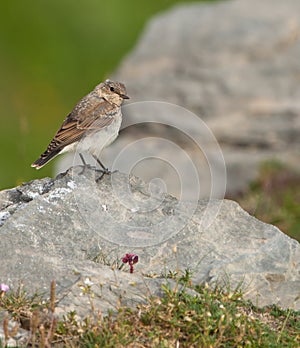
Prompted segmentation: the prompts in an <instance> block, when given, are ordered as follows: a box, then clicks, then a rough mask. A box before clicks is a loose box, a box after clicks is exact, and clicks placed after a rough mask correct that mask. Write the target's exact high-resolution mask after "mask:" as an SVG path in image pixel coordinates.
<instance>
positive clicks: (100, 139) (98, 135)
mask: <svg viewBox="0 0 300 348" xmlns="http://www.w3.org/2000/svg"><path fill="white" fill-rule="evenodd" d="M124 99H129V97H128V96H127V92H126V87H125V85H124V84H123V83H121V82H114V81H111V80H105V81H104V82H102V83H100V84H98V85H97V86H96V87H95V88H94V90H93V91H92V92H90V93H89V94H88V95H86V96H85V97H83V98H82V99H81V100H80V101H79V102H78V103H77V104H76V105H75V107H74V108H73V110H72V111H71V112H70V113H69V114H68V116H67V117H66V118H65V120H64V121H63V123H62V125H61V127H60V128H59V130H58V131H57V132H56V134H55V135H54V137H53V139H52V140H51V142H50V144H49V145H48V147H47V149H46V151H45V152H43V153H42V154H41V156H40V157H39V158H38V159H37V160H36V161H35V162H33V163H32V164H31V167H34V168H36V169H40V168H42V167H43V166H44V165H45V164H47V163H48V162H49V161H50V160H52V159H53V158H54V157H56V156H57V155H59V154H62V153H65V152H70V151H77V152H78V153H79V156H80V158H81V160H82V162H83V165H84V166H86V162H85V160H84V157H83V155H82V152H88V153H90V154H91V155H92V156H93V157H94V159H95V160H96V161H97V162H98V163H99V165H100V166H101V167H102V169H103V171H104V172H106V173H107V172H108V173H109V171H108V169H107V168H105V166H104V165H103V163H102V162H101V161H100V154H101V151H102V150H103V149H104V148H105V147H107V146H109V145H110V144H111V143H112V142H113V141H114V140H115V139H116V138H117V137H118V134H119V130H120V127H121V122H122V112H121V105H122V103H123V101H124Z"/></svg>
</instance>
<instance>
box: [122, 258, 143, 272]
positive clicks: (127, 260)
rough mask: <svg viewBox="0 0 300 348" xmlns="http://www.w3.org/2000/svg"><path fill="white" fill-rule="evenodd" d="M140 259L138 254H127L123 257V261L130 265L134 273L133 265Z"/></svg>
mask: <svg viewBox="0 0 300 348" xmlns="http://www.w3.org/2000/svg"><path fill="white" fill-rule="evenodd" d="M138 261H139V257H138V256H137V255H136V254H126V255H125V256H124V257H123V258H122V262H123V263H127V262H128V264H129V266H130V273H133V265H134V264H135V263H138Z"/></svg>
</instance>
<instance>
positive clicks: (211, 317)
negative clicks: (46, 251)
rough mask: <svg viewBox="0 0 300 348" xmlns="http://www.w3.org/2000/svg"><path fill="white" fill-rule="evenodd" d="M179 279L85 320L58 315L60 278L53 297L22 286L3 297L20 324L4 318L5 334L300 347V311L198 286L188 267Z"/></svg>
mask: <svg viewBox="0 0 300 348" xmlns="http://www.w3.org/2000/svg"><path fill="white" fill-rule="evenodd" d="M172 277H174V274H173V275H172ZM176 280H177V282H176V284H177V285H176V286H175V288H171V286H169V285H168V283H167V284H166V285H164V286H163V293H164V296H163V297H161V298H159V297H152V298H148V300H147V303H145V304H139V305H137V306H136V308H134V309H132V308H127V307H118V306H117V307H116V309H115V310H114V311H111V312H110V313H109V314H108V315H107V316H105V317H103V316H102V314H101V312H100V311H98V310H97V309H96V308H94V309H93V312H92V313H91V315H90V316H88V317H86V318H85V319H83V320H79V319H78V317H77V315H76V312H75V311H73V312H69V313H66V314H65V316H64V318H63V319H58V318H57V317H56V315H55V303H56V295H55V283H54V282H52V284H51V291H50V293H51V294H50V300H49V301H48V302H45V301H43V300H42V297H41V296H40V295H34V296H33V297H30V296H26V292H25V291H24V290H23V289H18V290H17V291H16V292H11V293H10V294H9V293H8V294H6V295H5V296H2V297H1V300H0V308H1V311H8V313H9V316H10V318H13V319H14V320H15V322H16V325H18V326H16V325H15V327H14V329H12V330H10V331H9V330H8V328H7V327H8V325H7V319H4V322H3V327H4V332H5V336H6V338H7V339H8V338H9V336H11V335H15V334H16V332H17V329H18V327H19V326H20V327H23V328H24V329H25V330H28V332H29V331H30V335H28V341H27V342H26V343H25V344H23V345H22V347H30V346H31V347H32V346H36V347H50V346H51V347H295V348H296V347H299V344H300V320H299V318H300V313H299V312H296V311H293V310H291V309H288V310H283V309H280V308H279V307H277V306H270V307H265V308H262V309H259V308H257V307H255V306H254V305H253V304H251V303H250V302H248V301H245V300H244V299H243V297H242V293H241V291H240V289H235V290H233V291H230V289H227V290H226V291H225V290H224V289H220V288H218V287H216V288H215V289H210V288H208V286H205V285H204V286H199V285H197V286H194V285H192V284H191V280H190V273H189V272H188V271H186V272H185V274H184V275H183V276H181V277H180V276H177V279H176ZM85 289H86V292H85V293H86V294H88V293H89V291H88V289H89V288H88V286H86V287H85ZM89 295H91V294H89ZM89 298H90V300H91V301H92V296H89ZM91 308H93V305H91ZM0 346H1V345H0ZM2 347H5V342H2Z"/></svg>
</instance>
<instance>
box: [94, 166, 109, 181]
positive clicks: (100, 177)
mask: <svg viewBox="0 0 300 348" xmlns="http://www.w3.org/2000/svg"><path fill="white" fill-rule="evenodd" d="M100 173H101V175H100V176H99V178H97V179H96V182H97V183H98V182H99V181H100V180H101V179H102V178H103V177H104V175H110V174H111V171H110V170H108V169H107V168H105V169H103V170H100Z"/></svg>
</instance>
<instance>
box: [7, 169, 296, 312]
mask: <svg viewBox="0 0 300 348" xmlns="http://www.w3.org/2000/svg"><path fill="white" fill-rule="evenodd" d="M79 171H81V168H79V167H74V168H72V169H71V170H69V171H68V172H67V173H66V174H63V175H60V176H59V177H58V178H56V179H55V180H52V179H48V178H46V179H42V180H35V181H32V182H29V183H25V184H24V185H22V186H19V187H16V188H14V189H10V190H6V191H2V192H0V214H1V216H2V225H1V227H0V236H1V238H0V246H1V255H0V262H1V268H0V279H1V282H3V283H6V284H8V285H10V287H12V288H16V287H17V286H18V285H19V283H20V282H22V283H23V284H24V286H25V288H26V289H28V290H29V291H34V290H36V289H39V290H40V291H46V292H47V293H48V292H49V286H50V282H51V280H53V279H55V280H56V282H57V289H58V299H59V303H58V305H57V313H58V314H62V313H64V311H66V310H67V311H69V310H74V309H75V310H76V311H77V313H78V314H79V315H80V316H84V315H86V314H87V313H88V312H89V310H90V305H89V299H88V297H87V296H82V293H83V292H84V288H85V287H86V286H87V285H88V286H91V289H92V291H93V292H94V293H95V294H97V296H95V298H94V300H93V301H94V305H95V307H96V308H100V309H101V311H102V312H103V313H106V312H107V310H108V309H114V308H116V307H117V306H118V305H120V304H121V305H123V304H124V305H129V306H134V305H135V304H137V303H139V302H141V301H144V300H145V298H146V297H147V296H148V295H150V294H152V295H160V294H161V285H162V284H163V283H166V282H169V283H170V284H171V286H172V280H170V279H166V278H165V277H164V275H166V274H168V272H169V271H172V272H174V271H183V272H184V271H185V270H186V269H190V270H191V271H192V278H193V281H194V282H196V283H204V282H206V283H208V284H211V285H213V284H215V283H216V282H220V283H223V284H224V283H225V284H227V285H230V286H231V287H232V288H234V287H235V286H236V285H237V284H239V283H240V282H242V288H243V289H244V291H245V295H246V297H247V298H250V299H251V300H253V301H254V303H255V304H258V305H259V306H263V305H267V304H273V303H276V304H279V305H281V306H283V307H292V308H294V309H300V301H299V289H300V274H299V270H300V269H299V263H300V246H299V243H298V242H297V241H296V240H293V239H291V238H289V237H288V236H286V235H285V234H283V233H282V232H280V231H279V230H278V229H277V228H276V227H273V226H271V225H267V224H265V223H262V222H260V221H258V220H257V219H255V218H253V217H251V216H250V215H249V214H248V213H246V212H245V211H243V210H242V209H241V208H240V206H239V205H238V204H236V203H235V202H233V201H228V200H224V201H221V200H211V201H208V200H202V201H199V203H198V202H196V204H193V203H186V202H179V201H177V200H176V199H175V198H173V197H172V196H169V195H166V194H164V193H160V192H159V190H157V187H155V186H154V185H152V186H149V185H147V184H145V183H144V182H143V181H141V180H140V179H138V178H136V177H131V178H130V180H129V182H130V184H129V183H128V178H127V176H126V175H124V174H121V173H118V172H117V173H113V174H112V175H110V176H105V177H104V178H103V179H101V180H100V181H99V182H98V183H96V182H95V177H97V175H99V174H98V173H97V172H96V171H94V170H93V169H86V170H85V171H84V173H83V174H81V175H78V172H79ZM126 253H135V254H137V255H138V256H139V262H138V263H137V264H136V265H135V270H134V273H133V274H130V273H129V269H128V265H125V266H124V267H123V268H122V269H119V268H120V267H119V266H120V265H121V264H122V262H121V258H122V257H123V256H124V254H126Z"/></svg>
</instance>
